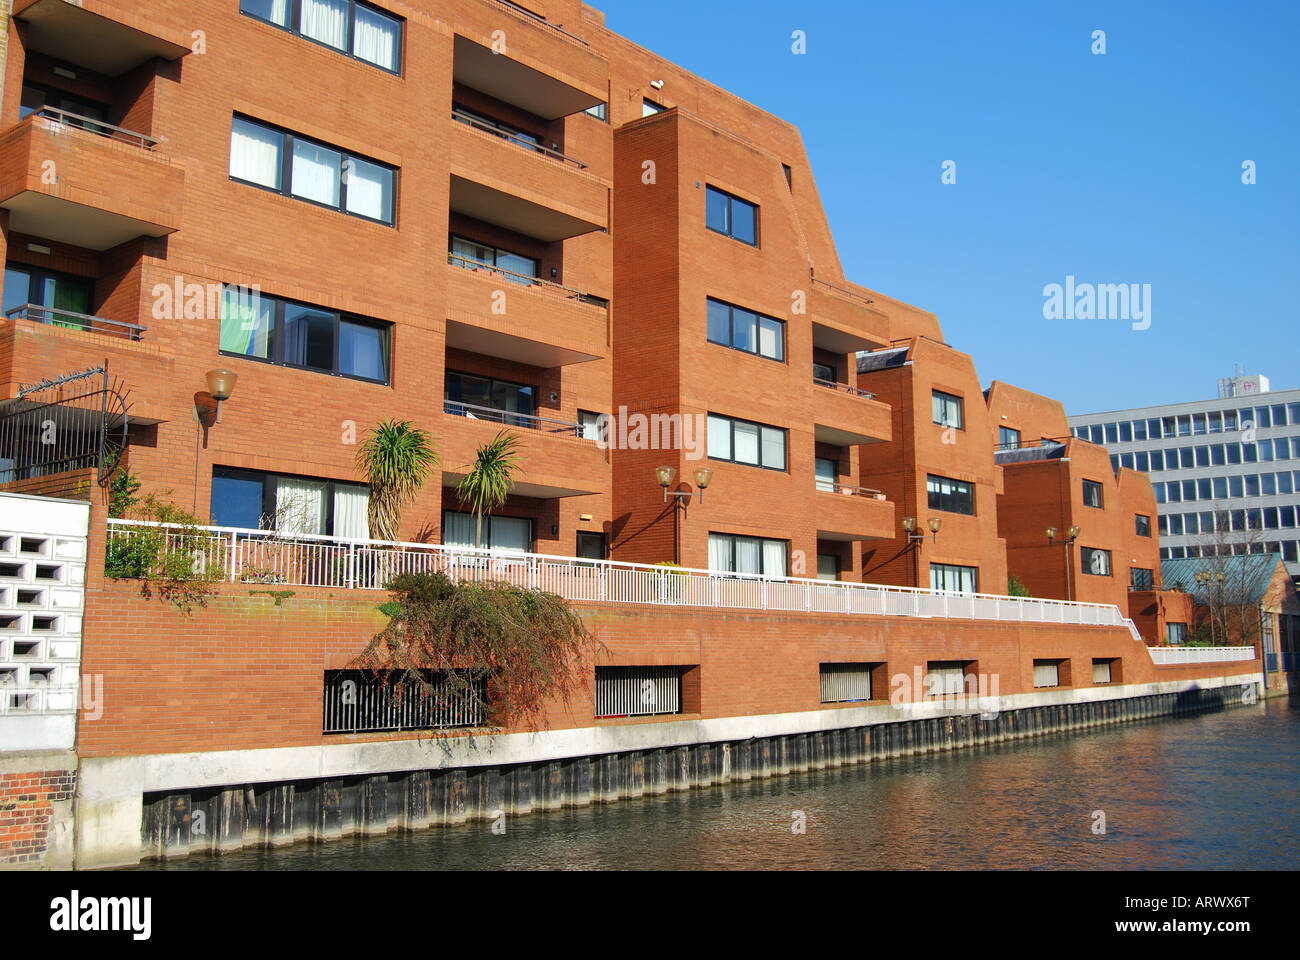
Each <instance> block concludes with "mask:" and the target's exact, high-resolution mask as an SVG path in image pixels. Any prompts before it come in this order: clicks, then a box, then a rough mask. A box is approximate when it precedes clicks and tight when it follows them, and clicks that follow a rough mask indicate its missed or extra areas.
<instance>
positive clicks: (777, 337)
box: [706, 298, 834, 379]
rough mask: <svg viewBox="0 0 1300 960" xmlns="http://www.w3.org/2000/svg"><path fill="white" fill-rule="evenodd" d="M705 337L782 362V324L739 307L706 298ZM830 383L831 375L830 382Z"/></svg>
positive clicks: (745, 351) (783, 326) (714, 341)
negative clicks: (706, 320)
mask: <svg viewBox="0 0 1300 960" xmlns="http://www.w3.org/2000/svg"><path fill="white" fill-rule="evenodd" d="M706 303H707V308H708V337H709V342H710V343H716V344H719V345H721V346H724V347H730V348H731V349H732V350H740V351H742V352H744V353H756V354H758V355H759V356H760V357H766V358H767V359H769V360H778V361H781V362H784V361H785V324H784V323H783V322H782V321H780V320H775V319H773V318H772V317H765V316H763V315H762V314H760V313H754V312H753V311H750V310H745V309H743V308H741V307H736V306H732V305H731V304H729V303H723V302H722V301H721V300H714V299H712V298H709V299H708V300H707V301H706ZM831 379H834V377H833V375H832V378H831Z"/></svg>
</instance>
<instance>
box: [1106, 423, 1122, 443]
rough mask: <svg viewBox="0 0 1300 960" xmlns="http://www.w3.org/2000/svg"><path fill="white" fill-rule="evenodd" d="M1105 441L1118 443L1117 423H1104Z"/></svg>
mask: <svg viewBox="0 0 1300 960" xmlns="http://www.w3.org/2000/svg"><path fill="white" fill-rule="evenodd" d="M1106 442H1107V443H1119V424H1117V423H1108V424H1106Z"/></svg>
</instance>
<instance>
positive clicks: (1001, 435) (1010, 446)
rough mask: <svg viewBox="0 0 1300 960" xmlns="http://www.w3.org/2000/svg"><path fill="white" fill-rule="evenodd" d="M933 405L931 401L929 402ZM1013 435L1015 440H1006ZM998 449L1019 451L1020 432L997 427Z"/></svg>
mask: <svg viewBox="0 0 1300 960" xmlns="http://www.w3.org/2000/svg"><path fill="white" fill-rule="evenodd" d="M931 403H932V404H933V400H932V401H931ZM1008 434H1014V435H1015V440H1008V439H1007V435H1008ZM998 449H999V450H1019V449H1020V431H1019V430H1017V429H1016V428H1015V427H1003V426H999V427H998Z"/></svg>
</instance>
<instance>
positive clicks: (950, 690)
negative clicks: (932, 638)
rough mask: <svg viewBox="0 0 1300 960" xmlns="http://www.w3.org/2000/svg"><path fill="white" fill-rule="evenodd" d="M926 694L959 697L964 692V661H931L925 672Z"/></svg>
mask: <svg viewBox="0 0 1300 960" xmlns="http://www.w3.org/2000/svg"><path fill="white" fill-rule="evenodd" d="M925 686H926V696H930V697H950V696H957V697H960V696H961V695H962V694H964V693H965V692H966V665H965V664H964V663H955V662H943V661H937V660H935V661H931V662H930V664H929V668H928V669H927V670H926V674H925Z"/></svg>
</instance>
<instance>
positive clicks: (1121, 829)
mask: <svg viewBox="0 0 1300 960" xmlns="http://www.w3.org/2000/svg"><path fill="white" fill-rule="evenodd" d="M1298 788H1300V701H1296V702H1292V703H1288V702H1287V701H1285V700H1273V701H1269V702H1266V703H1263V704H1260V705H1256V706H1251V707H1238V708H1233V709H1230V710H1227V711H1225V712H1221V713H1213V714H1204V715H1201V716H1195V717H1185V718H1170V719H1164V720H1152V721H1143V722H1139V723H1133V724H1127V725H1123V726H1118V727H1109V728H1104V729H1100V730H1095V731H1084V732H1079V733H1076V734H1074V735H1072V736H1066V735H1052V736H1046V737H1040V738H1036V739H1030V740H1023V741H1018V742H1014V743H1002V744H996V745H991V746H984V747H976V748H973V749H969V750H959V751H953V752H950V753H943V754H935V755H928V756H922V757H908V758H902V759H897V760H888V761H883V762H873V763H869V764H863V765H859V766H854V767H843V768H839V769H836V770H825V771H818V772H813V773H807V774H797V775H792V776H788V777H779V778H775V779H771V780H762V781H750V782H747V783H737V784H730V785H726V786H722V787H715V788H712V789H708V790H693V791H690V792H689V793H674V794H668V795H666V796H661V797H646V798H643V799H640V800H628V801H623V802H621V803H617V804H612V805H608V806H592V807H586V808H583V809H578V810H566V811H563V812H560V813H549V814H534V815H531V816H526V817H519V818H512V819H507V820H505V821H504V822H499V823H498V824H497V825H496V827H497V831H498V832H494V830H493V824H491V823H475V824H470V825H466V826H459V827H451V828H435V829H432V830H428V831H424V832H420V833H404V834H390V835H388V836H385V837H380V838H356V839H348V840H342V841H338V842H334V843H329V844H319V845H301V846H296V847H290V848H283V849H280V850H275V851H256V852H252V851H250V852H244V853H239V854H233V855H229V856H223V857H212V856H195V857H191V858H189V859H188V860H183V861H175V862H172V863H168V864H165V865H164V864H160V863H156V862H155V863H146V864H144V865H142V866H143V868H144V869H167V870H349V869H368V870H430V869H433V870H693V869H700V870H719V869H720V870H754V869H758V870H763V869H776V870H791V869H793V870H812V869H835V870H843V869H863V868H869V869H979V868H1065V869H1121V870H1132V869H1164V870H1169V869H1206V870H1242V869H1256V870H1282V869H1285V870H1293V869H1295V868H1296V866H1297V863H1300V789H1298ZM1103 828H1104V832H1101V831H1102V829H1103ZM502 830H503V831H504V832H501V831H502Z"/></svg>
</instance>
